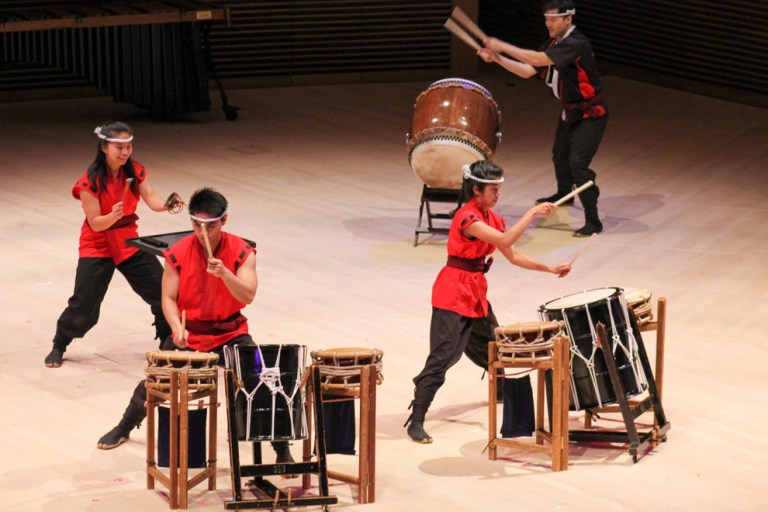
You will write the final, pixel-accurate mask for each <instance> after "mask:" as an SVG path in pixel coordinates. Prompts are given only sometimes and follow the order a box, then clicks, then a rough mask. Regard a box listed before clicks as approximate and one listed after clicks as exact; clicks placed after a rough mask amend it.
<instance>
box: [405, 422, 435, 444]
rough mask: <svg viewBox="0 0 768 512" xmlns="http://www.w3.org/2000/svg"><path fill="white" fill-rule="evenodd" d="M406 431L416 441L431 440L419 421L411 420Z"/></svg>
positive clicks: (425, 441) (428, 442)
mask: <svg viewBox="0 0 768 512" xmlns="http://www.w3.org/2000/svg"><path fill="white" fill-rule="evenodd" d="M407 432H408V437H410V438H411V439H412V440H413V441H416V442H417V443H420V444H430V443H431V442H432V438H431V437H430V435H429V434H427V433H426V432H425V431H424V424H423V423H421V422H413V421H412V422H411V423H410V425H408V430H407Z"/></svg>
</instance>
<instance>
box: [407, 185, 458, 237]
mask: <svg viewBox="0 0 768 512" xmlns="http://www.w3.org/2000/svg"><path fill="white" fill-rule="evenodd" d="M460 200H461V190H454V189H451V188H430V187H428V186H426V185H424V188H422V189H421V206H420V207H419V221H418V223H417V224H416V231H415V232H414V238H413V246H414V247H416V246H417V245H419V235H421V234H426V233H440V234H447V233H448V228H445V227H442V228H438V227H435V226H434V224H432V220H433V219H444V220H451V219H453V214H454V212H455V211H456V209H458V208H459V206H461V203H460ZM432 203H454V204H455V205H456V209H454V210H452V211H450V212H448V213H434V212H432V206H431V205H432ZM424 209H426V210H427V226H426V227H422V225H421V222H422V219H423V217H424Z"/></svg>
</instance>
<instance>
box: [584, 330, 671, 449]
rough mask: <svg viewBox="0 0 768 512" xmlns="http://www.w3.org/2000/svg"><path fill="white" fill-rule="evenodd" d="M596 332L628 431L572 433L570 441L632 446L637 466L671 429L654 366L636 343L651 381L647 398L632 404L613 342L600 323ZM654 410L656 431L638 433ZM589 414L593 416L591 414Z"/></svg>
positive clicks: (639, 341) (640, 342)
mask: <svg viewBox="0 0 768 512" xmlns="http://www.w3.org/2000/svg"><path fill="white" fill-rule="evenodd" d="M631 321H632V322H633V323H634V322H635V317H634V315H631ZM595 331H596V332H597V342H598V346H599V347H600V348H601V349H602V352H603V356H604V358H605V363H606V366H607V367H608V374H609V375H610V378H611V384H612V385H613V390H614V392H615V394H616V397H617V398H616V400H617V402H618V404H619V412H621V415H622V418H623V420H624V425H625V427H626V431H615V430H600V431H598V430H571V432H570V438H571V440H573V441H577V442H578V441H603V442H609V443H624V444H626V443H629V453H630V454H631V455H632V460H633V462H637V461H638V460H640V458H642V457H643V456H644V455H645V454H646V453H647V452H648V451H650V450H651V449H653V448H654V447H656V446H657V445H658V444H659V442H660V441H661V440H663V439H664V438H665V437H666V433H667V431H668V430H669V428H670V425H669V423H668V422H667V418H666V416H665V415H664V408H663V407H662V405H661V398H660V396H659V390H658V388H657V387H656V380H655V379H654V378H653V372H652V370H651V365H650V363H649V362H648V355H647V354H646V352H645V345H644V344H643V340H642V339H639V340H637V355H638V357H639V359H640V363H641V364H642V366H643V371H644V372H645V375H646V377H647V380H648V396H647V397H646V398H644V399H642V400H639V401H637V400H635V401H633V402H632V403H630V400H629V399H627V396H626V393H625V392H624V385H623V384H622V382H621V377H620V376H619V370H618V366H617V364H616V359H615V358H614V355H613V340H611V337H610V336H608V335H607V333H606V330H605V325H604V324H603V323H602V322H598V323H597V326H596V327H595ZM649 410H652V411H653V414H654V427H653V428H652V429H651V430H648V431H644V432H641V431H639V430H638V428H637V425H636V424H635V420H636V419H637V418H638V417H639V416H640V415H641V414H643V413H644V412H646V411H649ZM588 414H590V413H589V412H588Z"/></svg>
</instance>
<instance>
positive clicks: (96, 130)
mask: <svg viewBox="0 0 768 512" xmlns="http://www.w3.org/2000/svg"><path fill="white" fill-rule="evenodd" d="M93 133H95V134H96V136H97V137H98V138H100V139H101V140H105V141H107V142H131V141H132V140H133V135H129V136H128V138H127V139H115V138H112V137H107V136H106V135H104V134H103V133H101V126H97V127H96V129H95V130H93Z"/></svg>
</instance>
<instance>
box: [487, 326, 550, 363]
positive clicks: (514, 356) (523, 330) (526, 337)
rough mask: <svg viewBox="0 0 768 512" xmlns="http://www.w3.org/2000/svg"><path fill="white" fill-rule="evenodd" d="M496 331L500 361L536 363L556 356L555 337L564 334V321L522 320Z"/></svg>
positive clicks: (498, 328)
mask: <svg viewBox="0 0 768 512" xmlns="http://www.w3.org/2000/svg"><path fill="white" fill-rule="evenodd" d="M495 332H496V350H497V351H498V360H499V361H502V362H516V361H517V362H531V363H535V362H537V361H547V360H550V359H552V358H553V357H554V349H555V342H554V338H555V336H557V335H558V334H562V332H563V322H521V323H516V324H509V325H505V326H500V327H497V328H496V331H495Z"/></svg>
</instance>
